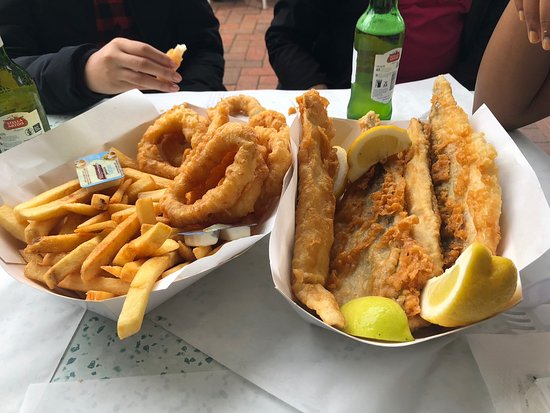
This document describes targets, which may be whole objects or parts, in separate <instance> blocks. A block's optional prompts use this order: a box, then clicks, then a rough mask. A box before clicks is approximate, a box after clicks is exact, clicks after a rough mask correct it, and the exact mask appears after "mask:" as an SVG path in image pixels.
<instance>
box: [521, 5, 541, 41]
mask: <svg viewBox="0 0 550 413" xmlns="http://www.w3.org/2000/svg"><path fill="white" fill-rule="evenodd" d="M523 12H524V14H525V24H526V25H527V37H528V38H529V41H530V42H531V43H533V44H535V43H539V42H540V15H539V0H524V2H523Z"/></svg>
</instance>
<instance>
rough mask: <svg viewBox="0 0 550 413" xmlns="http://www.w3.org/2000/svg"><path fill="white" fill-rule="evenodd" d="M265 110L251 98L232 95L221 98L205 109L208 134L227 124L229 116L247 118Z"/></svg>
mask: <svg viewBox="0 0 550 413" xmlns="http://www.w3.org/2000/svg"><path fill="white" fill-rule="evenodd" d="M264 110H265V108H264V107H263V106H262V105H261V104H260V102H258V100H257V99H255V98H253V97H252V96H246V95H234V96H228V97H226V98H223V99H222V100H220V101H219V102H218V104H217V105H216V106H214V107H212V108H208V109H207V113H208V119H209V120H210V126H209V128H208V132H209V134H212V133H213V132H214V131H215V130H216V129H217V128H219V127H220V126H222V125H223V124H225V123H227V122H229V116H237V115H244V116H248V117H249V118H250V117H252V116H254V115H256V114H258V113H260V112H263V111H264Z"/></svg>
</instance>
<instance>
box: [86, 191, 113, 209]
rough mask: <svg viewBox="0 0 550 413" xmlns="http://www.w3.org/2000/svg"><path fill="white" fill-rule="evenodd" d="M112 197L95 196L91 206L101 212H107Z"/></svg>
mask: <svg viewBox="0 0 550 413" xmlns="http://www.w3.org/2000/svg"><path fill="white" fill-rule="evenodd" d="M110 199H111V197H110V196H109V195H105V194H93V195H92V200H91V202H90V205H91V206H93V207H94V208H95V209H97V210H100V211H106V210H107V208H108V207H109V201H110Z"/></svg>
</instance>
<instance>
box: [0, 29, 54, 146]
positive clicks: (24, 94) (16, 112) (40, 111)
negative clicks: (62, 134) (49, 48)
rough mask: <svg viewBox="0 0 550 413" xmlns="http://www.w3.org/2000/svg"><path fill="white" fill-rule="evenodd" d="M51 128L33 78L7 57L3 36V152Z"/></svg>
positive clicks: (0, 102)
mask: <svg viewBox="0 0 550 413" xmlns="http://www.w3.org/2000/svg"><path fill="white" fill-rule="evenodd" d="M48 130H50V125H49V123H48V118H47V117H46V112H45V111H44V108H43V107H42V102H41V101H40V95H39V94H38V90H37V89H36V85H35V83H34V80H33V79H32V78H31V76H30V75H29V74H28V73H27V72H26V71H25V70H24V69H23V68H22V67H20V66H19V65H17V64H15V63H14V62H13V61H12V60H11V59H10V58H9V57H8V55H7V53H6V50H5V49H4V42H3V41H2V38H1V37H0V152H5V151H7V150H8V149H11V148H13V147H14V146H16V145H19V144H20V143H23V142H25V141H28V140H29V139H32V138H34V137H36V136H38V135H41V134H42V133H44V132H46V131H48Z"/></svg>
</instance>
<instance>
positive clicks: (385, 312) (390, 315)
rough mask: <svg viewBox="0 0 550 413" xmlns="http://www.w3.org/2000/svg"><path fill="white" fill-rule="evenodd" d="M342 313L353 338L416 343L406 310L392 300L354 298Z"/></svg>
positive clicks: (346, 330) (384, 298)
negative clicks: (413, 341)
mask: <svg viewBox="0 0 550 413" xmlns="http://www.w3.org/2000/svg"><path fill="white" fill-rule="evenodd" d="M340 311H341V312H342V314H343V315H344V319H345V320H346V326H345V327H344V331H345V332H346V333H348V334H351V335H352V336H357V337H364V338H374V339H377V340H385V341H398V342H400V341H412V340H414V338H413V336H412V334H411V330H410V329H409V321H408V320H407V316H406V314H405V311H403V308H401V306H400V305H399V304H398V303H397V302H396V301H394V300H392V299H390V298H386V297H378V296H368V297H360V298H355V299H353V300H350V301H348V302H347V303H345V304H344V305H343V306H342V307H341V308H340Z"/></svg>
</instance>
